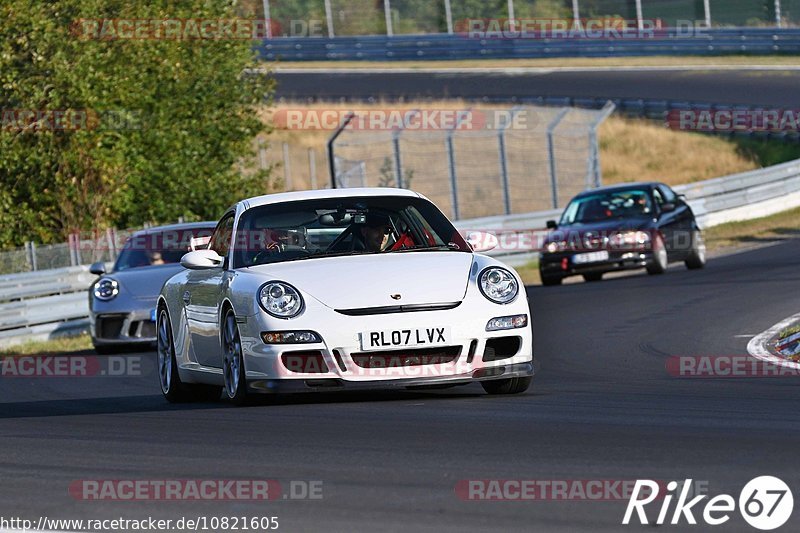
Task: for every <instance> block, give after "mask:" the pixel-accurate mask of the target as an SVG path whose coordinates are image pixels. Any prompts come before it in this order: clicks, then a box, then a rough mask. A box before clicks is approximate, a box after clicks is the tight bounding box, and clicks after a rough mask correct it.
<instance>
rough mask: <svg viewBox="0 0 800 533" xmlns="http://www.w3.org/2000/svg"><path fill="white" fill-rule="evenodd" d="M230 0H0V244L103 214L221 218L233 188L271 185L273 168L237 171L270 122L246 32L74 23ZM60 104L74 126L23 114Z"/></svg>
mask: <svg viewBox="0 0 800 533" xmlns="http://www.w3.org/2000/svg"><path fill="white" fill-rule="evenodd" d="M234 4H235V2H233V1H232V0H229V1H221V0H220V1H215V2H207V1H205V0H154V1H151V2H147V3H146V4H145V3H144V2H141V3H140V2H129V1H128V0H54V1H48V2H41V1H40V0H5V1H4V2H3V3H2V5H0V110H2V112H3V115H2V117H0V118H2V120H3V122H2V128H0V246H12V245H19V244H20V243H21V242H23V241H25V240H30V239H33V240H37V241H39V242H48V241H54V240H62V239H64V237H65V234H66V233H68V232H70V231H74V230H88V229H91V228H103V227H105V226H108V225H117V226H120V227H127V226H137V225H140V224H142V223H143V222H145V221H149V220H152V221H173V220H175V219H177V218H178V217H179V216H183V217H185V218H187V219H198V218H216V217H217V216H218V215H219V214H220V212H221V211H222V210H223V209H224V208H225V207H227V206H228V205H230V204H231V203H232V202H234V201H236V200H237V199H239V198H241V197H242V196H245V195H251V194H260V193H264V192H268V191H269V188H270V180H269V176H268V172H255V171H246V172H241V171H240V169H241V168H242V167H243V166H244V167H249V166H250V161H252V158H253V157H254V155H255V154H254V147H255V144H254V142H253V139H254V138H255V137H256V136H257V135H258V134H259V133H262V132H264V131H265V125H264V124H263V123H262V122H261V121H260V120H259V119H258V118H257V108H258V107H260V106H262V105H263V103H264V102H265V100H266V101H268V100H269V98H271V94H272V91H273V81H272V80H271V79H270V78H269V77H268V76H264V75H253V74H245V72H246V68H247V67H248V66H251V65H253V64H255V63H256V58H255V55H254V52H253V47H252V45H253V41H252V40H250V39H238V40H237V39H218V40H199V39H198V40H176V39H147V40H132V39H94V38H85V34H82V33H81V32H80V31H79V32H77V34H76V32H75V31H74V30H75V29H76V28H80V27H81V26H80V24H77V25H76V22H78V21H80V20H81V19H95V20H96V19H147V20H163V19H215V20H218V19H231V18H233V17H235V11H234V7H235V6H234ZM60 110H65V111H66V115H67V116H68V117H70V116H71V117H75V122H76V123H78V124H81V126H80V127H79V128H78V129H72V128H65V129H59V128H57V127H56V128H53V127H50V126H48V125H47V124H44V123H43V122H40V123H39V124H40V127H38V128H35V127H29V126H30V120H18V119H19V118H20V117H21V116H22V115H21V113H24V112H28V111H34V112H36V111H47V112H51V113H52V112H54V111H60ZM87 110H88V115H87V114H86V113H87ZM51 116H52V115H45V117H51ZM87 117H88V118H87Z"/></svg>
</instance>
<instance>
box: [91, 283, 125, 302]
mask: <svg viewBox="0 0 800 533" xmlns="http://www.w3.org/2000/svg"><path fill="white" fill-rule="evenodd" d="M117 294H119V283H118V282H117V280H115V279H111V278H103V279H101V280H100V281H98V282H97V283H96V284H95V286H94V297H95V298H97V299H98V300H102V301H104V302H107V301H109V300H113V299H114V298H116V297H117Z"/></svg>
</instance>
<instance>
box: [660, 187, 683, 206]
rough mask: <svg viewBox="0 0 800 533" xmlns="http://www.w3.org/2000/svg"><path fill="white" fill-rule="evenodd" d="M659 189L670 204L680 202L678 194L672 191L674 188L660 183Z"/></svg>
mask: <svg viewBox="0 0 800 533" xmlns="http://www.w3.org/2000/svg"><path fill="white" fill-rule="evenodd" d="M656 190H658V191H661V194H662V195H663V196H664V202H665V203H668V204H676V203H678V196H677V195H676V194H675V193H674V192H672V189H670V188H669V187H666V186H664V185H659V186H658V189H656Z"/></svg>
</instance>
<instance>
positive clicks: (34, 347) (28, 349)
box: [0, 333, 92, 357]
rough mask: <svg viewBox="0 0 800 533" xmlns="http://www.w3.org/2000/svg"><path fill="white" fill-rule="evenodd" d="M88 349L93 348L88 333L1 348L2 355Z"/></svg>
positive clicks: (0, 353)
mask: <svg viewBox="0 0 800 533" xmlns="http://www.w3.org/2000/svg"><path fill="white" fill-rule="evenodd" d="M86 350H92V339H91V337H90V336H89V334H88V333H81V334H80V335H73V336H68V337H58V338H56V339H51V340H48V341H33V342H26V343H24V344H20V345H17V346H11V347H8V348H2V349H0V356H2V357H9V356H15V355H51V354H60V355H64V354H69V353H72V352H84V351H86Z"/></svg>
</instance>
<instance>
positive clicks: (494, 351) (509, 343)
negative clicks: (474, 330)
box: [483, 337, 522, 361]
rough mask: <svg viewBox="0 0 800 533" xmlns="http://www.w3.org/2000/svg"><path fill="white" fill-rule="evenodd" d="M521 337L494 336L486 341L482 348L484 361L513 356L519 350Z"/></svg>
mask: <svg viewBox="0 0 800 533" xmlns="http://www.w3.org/2000/svg"><path fill="white" fill-rule="evenodd" d="M521 344H522V339H521V338H519V337H496V338H494V339H489V340H487V341H486V348H484V350H483V360H484V361H499V360H500V359H508V358H509V357H514V356H515V355H517V352H518V351H519V347H520V345H521Z"/></svg>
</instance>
